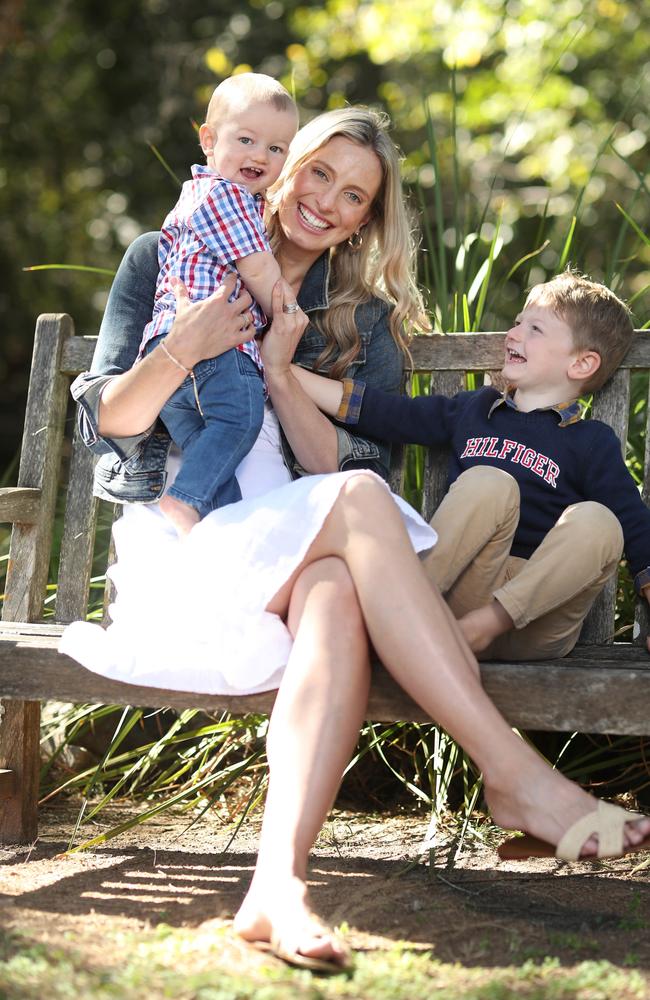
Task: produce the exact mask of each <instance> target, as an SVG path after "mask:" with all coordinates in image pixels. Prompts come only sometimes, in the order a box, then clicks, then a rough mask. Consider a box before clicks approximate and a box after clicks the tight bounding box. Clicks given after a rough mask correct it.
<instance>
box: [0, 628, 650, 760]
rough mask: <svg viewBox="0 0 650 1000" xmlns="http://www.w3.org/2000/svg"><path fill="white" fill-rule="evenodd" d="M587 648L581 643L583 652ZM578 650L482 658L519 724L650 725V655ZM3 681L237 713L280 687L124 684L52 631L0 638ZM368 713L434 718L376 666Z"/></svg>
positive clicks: (628, 728)
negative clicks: (252, 690) (226, 692)
mask: <svg viewBox="0 0 650 1000" xmlns="http://www.w3.org/2000/svg"><path fill="white" fill-rule="evenodd" d="M619 652H620V651H619ZM584 655H585V653H584V651H582V653H581V654H580V656H584ZM580 656H578V657H570V658H567V659H565V660H555V661H543V662H540V663H524V664H517V663H483V664H481V674H482V677H483V683H484V686H485V688H486V690H487V692H488V694H489V695H490V697H492V698H493V699H494V701H495V703H496V704H497V706H498V707H499V708H500V710H501V711H502V712H503V713H504V715H505V716H506V718H507V719H508V720H509V721H510V722H511V724H512V725H515V726H518V727H520V728H524V729H542V730H543V729H548V730H560V731H562V730H565V731H572V730H575V729H578V730H580V731H582V732H591V733H619V734H625V733H627V734H644V733H645V734H647V733H650V662H649V658H648V657H645V656H639V652H638V651H634V650H633V648H632V647H630V646H626V650H625V659H624V658H623V656H621V657H620V662H618V663H617V662H615V660H612V662H611V663H608V662H607V661H605V660H601V661H600V662H599V663H598V664H597V665H594V660H593V658H591V657H589V658H587V659H581V658H580ZM0 688H1V689H2V690H3V692H4V694H5V697H6V698H9V699H10V698H13V697H15V698H29V699H36V698H39V699H40V698H42V699H46V698H48V697H56V698H60V699H62V700H69V701H88V702H95V703H100V704H116V705H145V706H148V707H152V708H163V707H166V706H169V707H171V708H176V709H183V708H203V709H204V710H205V711H207V712H213V713H217V712H222V711H229V712H232V713H233V714H235V715H246V714H247V713H249V712H263V713H267V712H269V711H270V710H271V707H272V705H273V701H274V698H275V692H267V693H265V694H262V695H243V696H241V697H224V696H220V695H203V694H196V693H192V692H187V691H168V690H164V689H161V688H152V687H142V686H138V685H132V684H124V683H121V682H119V681H114V680H111V679H109V678H106V677H101V676H100V675H97V674H93V673H91V672H90V671H88V670H85V669H84V668H83V667H81V666H80V665H79V664H78V663H76V662H75V661H74V660H71V659H69V658H68V657H66V656H62V655H60V654H59V653H57V652H56V638H55V637H54V636H52V637H50V638H49V639H43V640H41V642H40V643H31V642H27V643H23V642H21V641H20V640H17V641H13V640H4V641H0ZM10 704H11V702H9V701H8V702H7V705H10ZM367 716H368V718H371V719H373V720H375V721H377V722H389V721H394V720H395V719H409V720H412V721H416V722H427V721H430V720H429V719H428V717H427V715H426V713H425V712H423V711H422V709H421V708H419V707H418V706H417V705H415V703H414V702H413V701H412V700H411V699H410V698H409V697H408V695H406V694H405V693H404V692H403V691H402V690H401V689H400V688H399V687H398V686H397V685H396V684H395V682H394V681H393V680H392V679H391V678H390V677H389V676H388V674H387V673H386V672H385V671H384V670H383V668H379V667H378V666H377V667H376V669H375V673H374V675H373V682H372V687H371V694H370V701H369V706H368V712H367ZM2 764H3V762H2V761H1V760H0V766H1V765H2Z"/></svg>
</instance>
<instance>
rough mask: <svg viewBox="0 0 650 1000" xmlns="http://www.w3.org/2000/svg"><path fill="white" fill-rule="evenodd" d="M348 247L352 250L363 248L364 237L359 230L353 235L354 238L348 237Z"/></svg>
mask: <svg viewBox="0 0 650 1000" xmlns="http://www.w3.org/2000/svg"><path fill="white" fill-rule="evenodd" d="M348 246H349V247H350V249H351V250H355V251H356V250H360V249H361V247H362V246H363V236H362V235H361V232H360V230H358V229H357V231H356V233H352V236H348Z"/></svg>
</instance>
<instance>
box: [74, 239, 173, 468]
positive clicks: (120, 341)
mask: <svg viewBox="0 0 650 1000" xmlns="http://www.w3.org/2000/svg"><path fill="white" fill-rule="evenodd" d="M158 235H159V234H158V233H144V234H143V235H142V236H138V238H137V239H136V240H135V241H134V242H133V243H132V244H131V246H130V247H129V248H128V250H127V251H126V253H125V255H124V257H123V258H122V262H121V264H120V266H119V268H118V270H117V273H116V275H115V279H114V281H113V284H112V286H111V291H110V294H109V296H108V302H107V304H106V310H105V312H104V317H103V319H102V324H101V327H100V330H99V337H98V339H97V346H96V348H95V353H94V355H93V360H92V365H91V368H90V371H88V372H82V374H81V375H79V376H78V377H77V378H76V379H75V380H74V382H73V383H72V386H71V392H72V395H73V398H74V399H75V400H76V402H77V403H78V404H79V408H78V421H79V430H80V432H81V437H82V440H83V441H84V443H85V444H86V445H87V446H88V447H89V448H91V449H92V451H94V452H95V453H96V454H98V455H107V454H109V453H113V454H115V455H117V456H118V457H119V458H120V459H126V458H128V457H129V456H131V455H133V454H134V452H135V451H136V450H137V448H138V446H139V445H140V444H141V442H142V441H143V440H144V439H145V438H146V437H147V436H148V435H147V434H138V435H136V436H134V437H129V438H119V439H113V440H112V439H110V438H105V437H102V436H101V435H100V433H99V430H98V426H97V424H98V414H99V400H100V396H101V393H102V390H103V388H104V386H105V385H106V383H107V382H108V381H109V380H110V378H112V377H113V376H115V375H119V374H121V373H122V372H125V371H128V370H129V368H131V367H132V365H133V363H134V361H135V359H136V357H137V354H138V348H139V347H140V340H141V338H142V331H143V330H144V328H145V326H146V324H147V323H148V322H149V320H150V319H151V312H152V309H153V300H154V294H155V290H156V279H157V276H158Z"/></svg>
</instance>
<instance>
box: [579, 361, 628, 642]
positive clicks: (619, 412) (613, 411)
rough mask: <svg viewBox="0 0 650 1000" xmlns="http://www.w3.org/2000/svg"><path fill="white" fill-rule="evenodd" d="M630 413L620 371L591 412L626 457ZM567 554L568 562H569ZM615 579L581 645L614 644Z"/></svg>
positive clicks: (594, 612)
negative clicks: (606, 428)
mask: <svg viewBox="0 0 650 1000" xmlns="http://www.w3.org/2000/svg"><path fill="white" fill-rule="evenodd" d="M629 411H630V370H629V368H620V369H619V370H618V371H617V372H615V374H614V375H613V376H612V378H611V379H610V380H609V382H608V383H607V385H606V386H604V387H603V388H602V389H601V390H600V392H597V393H596V394H595V395H594V399H593V407H592V412H593V416H594V417H595V418H596V419H597V420H603V421H604V422H605V423H607V424H609V425H610V427H612V428H613V430H614V432H615V433H616V435H617V437H618V439H619V441H620V442H621V452H622V454H623V455H625V444H626V441H627V425H628V415H629ZM570 557H571V556H570V553H569V554H568V558H570ZM616 589H617V585H616V576H613V577H612V578H611V579H610V580H608V581H607V583H606V584H605V586H604V587H603V589H602V591H601V592H600V594H599V595H598V597H597V598H596V600H595V601H594V604H593V607H592V609H591V611H590V612H589V614H588V615H587V618H586V620H585V623H584V625H583V626H582V632H581V633H580V642H583V643H588V644H589V643H590V644H594V645H595V644H597V643H603V642H613V641H614V638H613V636H614V629H615V612H616Z"/></svg>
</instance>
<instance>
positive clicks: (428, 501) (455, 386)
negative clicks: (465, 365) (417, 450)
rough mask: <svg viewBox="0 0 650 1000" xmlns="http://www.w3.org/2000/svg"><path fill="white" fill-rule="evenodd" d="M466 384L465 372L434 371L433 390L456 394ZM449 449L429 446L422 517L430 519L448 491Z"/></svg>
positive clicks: (426, 453)
mask: <svg viewBox="0 0 650 1000" xmlns="http://www.w3.org/2000/svg"><path fill="white" fill-rule="evenodd" d="M464 385H465V374H464V372H433V374H432V376H431V392H432V393H439V394H440V395H442V396H454V395H455V394H456V393H457V392H460V391H461V389H463V388H464ZM448 470H449V449H448V448H427V449H426V451H425V456H424V484H423V489H422V517H423V518H424V520H425V521H430V520H431V518H432V517H433V514H434V511H436V510H437V509H438V506H439V504H440V502H441V500H442V498H443V497H444V495H445V493H446V492H447V480H448V478H449V471H448Z"/></svg>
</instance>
